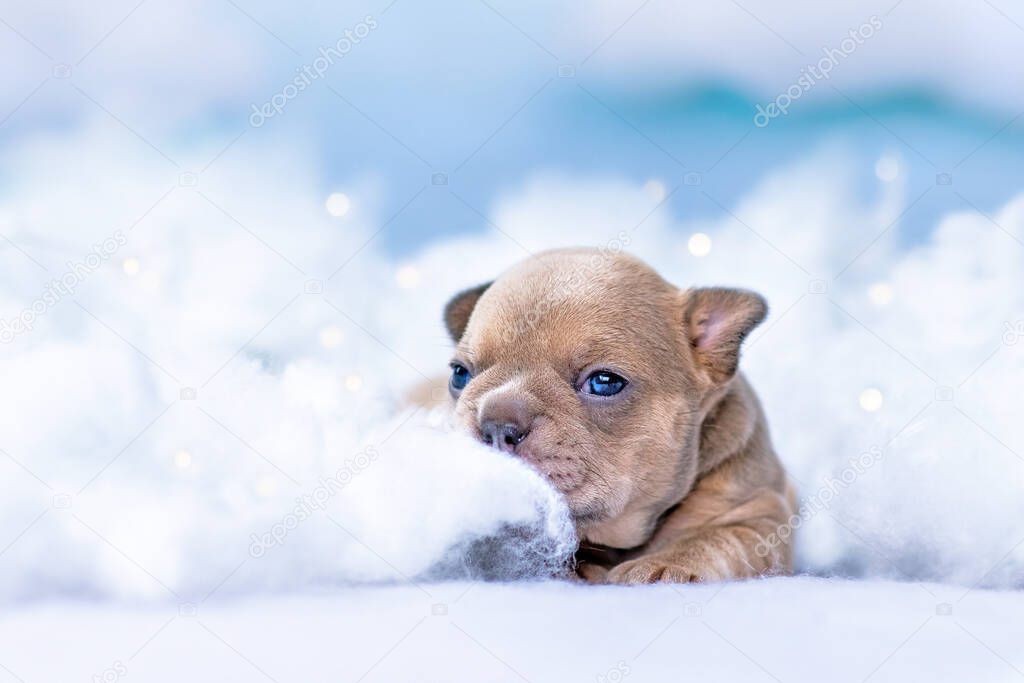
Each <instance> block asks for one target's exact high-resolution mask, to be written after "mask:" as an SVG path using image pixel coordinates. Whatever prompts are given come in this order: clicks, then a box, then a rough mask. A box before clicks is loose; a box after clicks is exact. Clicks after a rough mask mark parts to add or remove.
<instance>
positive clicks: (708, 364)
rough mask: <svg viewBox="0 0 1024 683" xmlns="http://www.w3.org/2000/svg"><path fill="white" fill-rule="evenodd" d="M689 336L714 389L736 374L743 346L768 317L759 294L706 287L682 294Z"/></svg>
mask: <svg viewBox="0 0 1024 683" xmlns="http://www.w3.org/2000/svg"><path fill="white" fill-rule="evenodd" d="M683 311H684V318H683V320H684V322H685V325H686V333H687V336H688V337H689V339H690V345H691V347H692V348H693V352H694V356H695V357H696V359H697V362H698V363H699V364H700V365H701V366H702V367H703V369H704V370H705V371H706V372H707V375H708V377H709V378H710V379H711V382H712V383H713V384H715V385H719V384H723V383H725V382H727V381H728V380H729V379H731V378H732V377H733V375H735V374H736V368H737V367H738V366H739V362H740V345H741V344H742V343H743V340H744V339H745V338H746V336H747V335H748V334H750V331H751V330H753V329H754V328H755V327H757V326H758V325H759V324H760V323H761V321H762V320H764V318H765V316H766V315H767V314H768V304H767V303H765V300H764V299H763V298H762V297H761V295H760V294H756V293H754V292H750V291H747V290H744V289H726V288H724V287H707V288H698V289H690V290H687V291H685V292H683Z"/></svg>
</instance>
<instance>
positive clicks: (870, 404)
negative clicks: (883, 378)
mask: <svg viewBox="0 0 1024 683" xmlns="http://www.w3.org/2000/svg"><path fill="white" fill-rule="evenodd" d="M859 402H860V407H861V408H863V409H864V410H865V411H866V412H869V413H875V412H878V410H879V409H880V408H881V407H882V392H881V391H879V390H878V389H875V388H874V387H869V388H867V389H865V390H864V391H862V392H860V399H859Z"/></svg>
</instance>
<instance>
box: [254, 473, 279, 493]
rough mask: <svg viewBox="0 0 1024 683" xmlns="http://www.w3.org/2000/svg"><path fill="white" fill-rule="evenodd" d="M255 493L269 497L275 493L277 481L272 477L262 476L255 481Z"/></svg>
mask: <svg viewBox="0 0 1024 683" xmlns="http://www.w3.org/2000/svg"><path fill="white" fill-rule="evenodd" d="M256 493H258V494H259V495H261V496H263V497H264V498H269V497H270V496H272V495H274V494H275V493H277V481H275V480H274V478H273V477H263V478H261V479H260V480H259V481H257V482H256Z"/></svg>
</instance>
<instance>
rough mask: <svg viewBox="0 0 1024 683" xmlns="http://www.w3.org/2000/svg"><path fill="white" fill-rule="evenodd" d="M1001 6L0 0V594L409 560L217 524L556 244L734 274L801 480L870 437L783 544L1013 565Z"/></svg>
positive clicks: (344, 452)
mask: <svg viewBox="0 0 1024 683" xmlns="http://www.w3.org/2000/svg"><path fill="white" fill-rule="evenodd" d="M1022 38H1024V8H1022V7H1021V6H1020V5H1019V4H1018V3H1013V2H1009V1H1008V0H956V1H953V0H949V1H936V2H923V1H922V0H885V1H884V2H853V1H846V0H842V1H837V2H830V3H827V4H823V5H819V6H807V5H805V4H804V3H796V2H768V1H764V0H739V1H734V0H728V1H724V2H718V3H681V2H667V1H665V0H637V1H635V2H629V3H622V2H606V1H603V0H587V1H583V0H572V1H569V2H547V3H540V2H504V1H499V0H461V1H457V2H448V1H444V2H439V3H432V4H430V5H425V4H422V3H414V2H411V1H409V0H390V1H389V0H381V1H380V2H343V3H341V2H334V3H328V2H300V3H271V2H264V1H262V0H223V1H220V0H207V1H204V2H199V1H197V0H182V1H181V2H176V3H161V2H155V1H153V0H142V1H141V2H138V0H127V1H125V2H120V1H108V0H104V1H103V2H93V3H87V4H74V3H65V2H56V1H49V0H43V1H40V2H33V3H14V2H5V3H3V5H2V6H0V63H2V64H3V65H4V66H3V68H2V69H0V81H2V83H0V86H2V87H0V341H2V342H3V344H2V346H0V377H3V378H4V389H3V392H2V396H0V455H2V456H3V457H2V458H0V471H2V474H0V481H2V483H0V486H2V487H3V489H4V495H3V496H2V497H0V510H2V514H0V531H2V533H0V548H3V550H2V551H0V576H2V577H3V579H4V581H3V583H2V585H3V588H2V589H0V590H2V591H4V592H5V595H6V596H7V597H9V598H13V599H26V598H32V597H38V596H49V595H53V594H71V595H102V596H110V595H113V596H123V595H128V596H138V595H146V596H152V595H160V594H162V592H163V589H164V588H167V587H168V586H170V587H172V588H173V589H174V590H175V591H177V592H178V593H181V594H182V595H185V594H188V595H192V594H198V595H202V594H205V593H206V591H208V590H209V589H210V587H211V586H217V587H218V589H222V590H224V591H225V592H230V591H241V592H244V591H246V590H249V589H251V588H253V587H260V588H267V587H271V588H278V587H282V586H289V587H295V586H304V585H307V584H308V583H310V582H313V583H316V582H324V581H330V580H332V579H336V578H337V577H338V576H339V573H340V574H344V573H345V572H353V573H355V574H357V575H359V576H384V577H387V576H391V573H390V572H391V571H392V569H394V568H395V567H398V570H401V571H402V572H405V573H408V574H414V573H416V572H417V571H420V570H422V569H423V567H422V563H423V560H422V556H421V557H418V558H411V557H410V558H407V557H405V556H404V555H403V550H402V545H401V543H394V546H395V547H394V548H393V553H388V552H383V553H381V554H383V555H384V556H385V557H387V562H385V564H386V565H388V566H384V565H382V564H381V563H380V561H379V559H374V558H373V557H371V556H370V555H366V549H365V548H363V549H356V550H353V548H356V545H354V544H353V543H352V541H351V539H349V538H348V537H345V536H343V535H339V534H338V532H337V529H335V528H333V527H332V526H331V525H329V524H326V523H325V526H324V528H320V527H317V530H316V531H314V529H313V527H311V526H308V525H307V526H306V527H304V530H303V533H304V534H305V535H304V536H303V539H304V540H303V541H302V542H301V543H300V542H295V543H293V544H292V545H291V546H290V548H291V550H290V551H289V552H288V553H278V554H277V555H276V556H275V557H276V559H275V558H270V559H262V560H260V561H259V562H256V561H254V558H253V557H252V556H251V553H247V548H248V547H249V544H250V535H251V534H252V533H259V532H260V531H261V530H264V529H266V528H267V527H268V525H270V524H272V523H273V522H274V520H277V519H279V518H280V516H281V514H282V511H285V510H288V509H290V507H291V506H292V505H293V500H294V498H295V496H296V495H297V494H298V493H299V492H301V491H302V490H306V489H307V488H308V487H309V486H310V485H311V482H315V481H316V478H317V477H318V476H320V475H321V474H323V473H324V472H327V471H334V470H335V469H336V468H337V467H339V466H340V465H341V464H342V463H344V462H347V458H349V457H350V456H351V455H352V454H353V453H355V452H356V451H357V450H358V448H359V444H360V443H362V442H363V441H364V440H365V438H366V436H367V435H368V434H372V433H373V430H374V428H375V427H376V426H379V425H380V424H381V423H382V422H385V421H386V420H387V419H388V418H389V417H390V416H391V415H393V413H394V411H395V410H396V406H397V405H398V400H399V397H400V396H401V395H402V393H403V392H404V391H406V390H407V389H408V388H409V387H410V386H411V385H412V384H414V383H416V382H418V381H420V380H422V379H423V378H424V377H427V376H433V375H434V374H437V373H443V372H444V370H445V364H446V361H447V360H448V356H447V354H448V352H449V348H450V347H449V342H448V340H447V338H446V336H445V334H444V331H443V329H442V327H441V325H440V321H439V317H440V316H439V312H440V308H441V306H442V305H443V303H444V301H445V300H446V299H447V297H448V296H450V294H451V293H452V292H454V291H456V290H457V289H459V288H461V287H465V286H468V285H471V284H475V283H478V282H482V281H485V280H488V279H491V278H493V277H494V276H495V275H496V274H497V273H499V272H500V271H501V270H502V269H503V268H505V267H507V266H508V265H510V264H512V263H513V262H515V261H517V260H519V259H522V258H525V257H528V256H529V255H531V254H533V253H535V252H536V251H538V250H540V249H543V248H547V247H551V246H559V245H566V244H590V245H594V246H599V247H604V248H612V249H619V248H623V249H625V250H627V251H631V252H634V253H636V254H638V255H639V256H641V257H643V258H645V259H648V260H649V261H651V262H652V263H653V264H654V265H655V266H656V267H658V268H659V269H660V270H661V271H662V272H663V273H664V274H665V276H666V277H667V278H669V279H670V280H672V281H673V282H676V283H677V284H679V285H680V286H689V285H694V284H727V285H741V286H747V287H751V288H753V289H757V290H759V291H762V292H764V293H765V294H766V295H767V296H768V298H769V300H770V302H771V304H772V307H773V313H772V316H771V318H770V319H769V320H768V322H767V323H766V324H765V325H764V326H763V327H762V328H761V330H759V332H758V333H757V334H756V335H755V336H754V337H753V338H752V339H751V342H750V344H748V350H747V357H746V359H745V360H744V363H745V364H746V367H747V370H748V372H749V373H750V375H751V376H752V377H753V379H754V384H755V386H757V387H758V388H759V391H760V393H761V395H762V398H763V400H764V402H765V404H766V407H767V410H768V413H769V416H770V420H771V423H772V426H773V430H774V434H775V441H776V444H777V446H778V449H779V451H780V454H781V455H782V457H783V459H784V460H785V461H786V464H787V466H788V467H789V468H790V470H791V471H792V472H793V473H794V476H795V477H796V478H797V479H798V481H799V482H800V484H801V490H802V492H805V495H812V494H814V493H815V492H819V491H821V490H822V487H826V486H829V484H828V481H829V478H830V477H832V478H835V477H837V476H838V475H839V474H840V473H841V472H843V471H844V468H846V467H847V463H848V462H849V461H850V460H851V459H854V458H857V457H858V456H860V455H862V454H864V453H873V452H875V451H873V450H872V449H877V450H878V452H882V453H884V454H885V455H884V458H880V459H877V460H875V461H873V464H872V466H871V467H869V468H867V471H865V472H863V473H858V474H857V477H856V484H855V485H854V484H847V485H844V486H842V487H841V488H842V494H841V495H837V496H836V501H835V502H833V503H831V504H830V505H827V506H826V509H825V510H824V511H821V510H819V511H816V512H815V513H814V514H812V515H809V516H808V517H809V519H808V521H807V528H806V529H804V530H803V531H801V533H802V534H803V538H804V539H805V540H804V541H802V543H801V545H800V554H801V568H802V569H803V570H805V571H809V572H814V573H821V574H840V575H854V576H862V575H883V576H890V577H895V578H900V579H907V578H931V579H943V580H950V581H955V582H961V583H963V584H965V585H972V584H975V583H984V584H995V585H1019V582H1020V576H1021V574H1020V570H1021V568H1022V567H1024V546H1022V545H1021V544H1020V543H1019V542H1018V541H1024V538H1022V536H1024V526H1022V523H1021V521H1020V520H1022V519H1024V514H1022V513H1024V507H1022V506H1024V496H1021V491H1022V489H1024V470H1022V467H1021V462H1022V460H1024V459H1022V458H1021V456H1020V453H1021V452H1022V451H1024V429H1022V427H1021V425H1020V422H1019V419H1018V411H1017V409H1016V407H1015V406H1016V404H1017V402H1018V400H1019V386H1020V381H1019V380H1020V377H1021V375H1020V371H1021V369H1022V366H1024V359H1022V357H1021V354H1020V352H1019V349H1020V346H1019V345H1017V341H1018V340H1019V339H1020V338H1024V299H1022V297H1024V295H1022V293H1021V288H1020V282H1021V276H1022V275H1024V267H1022V266H1024V262H1022V258H1021V257H1022V255H1024V244H1022V240H1024V203H1022V202H1024V200H1022V199H1021V191H1022V189H1024V175H1022V173H1024V172H1022V169H1024V163H1022V162H1024V122H1022V121H1021V117H1022V115H1024V90H1022V89H1021V88H1020V84H1021V83H1022V82H1024V58H1022V53H1021V49H1020V46H1021V41H1022ZM424 476H427V475H424ZM459 485H460V486H470V487H471V486H472V482H469V481H465V482H461V483H459ZM384 490H387V487H384ZM395 490H398V491H403V490H404V489H402V487H401V486H400V485H396V486H395ZM438 490H443V489H432V491H433V493H434V494H436V493H437V491H438ZM374 495H375V496H376V495H380V491H376V493H375V494H374ZM423 495H427V494H425V493H424V494H423ZM432 495H433V494H432ZM468 498H469V499H472V497H471V496H469V497H468ZM484 498H486V497H484ZM472 500H476V499H472ZM454 504H455V503H452V505H454ZM467 504H469V503H467ZM474 504H475V503H474ZM362 505H363V512H366V511H367V510H369V511H370V512H372V511H373V509H374V508H375V506H376V507H378V508H379V507H382V505H383V504H382V503H381V499H380V498H367V499H365V500H364V502H363V503H362ZM357 507H358V505H357ZM501 514H502V513H501V512H498V513H496V519H497V520H498V521H500V519H501ZM371 516H372V515H371ZM458 517H459V515H457V514H454V513H453V515H452V519H456V518H458ZM358 519H361V518H360V517H359V514H356V513H353V520H356V521H352V524H356V525H357V526H358V524H360V523H362V522H359V521H357V520H358ZM364 521H365V520H364ZM496 523H497V522H496ZM371 526H372V525H371ZM359 528H363V527H359ZM458 532H459V529H458V527H457V525H456V526H453V527H452V529H451V533H450V534H449V535H447V536H443V538H441V539H440V540H438V541H437V548H436V549H435V550H433V551H431V552H441V551H442V550H443V549H444V547H445V543H446V542H447V541H450V540H451V539H452V538H455V537H458ZM393 533H395V531H394V528H392V527H388V528H385V529H381V528H377V527H372V528H371V527H366V528H365V534H362V536H363V537H364V540H365V538H366V537H368V536H366V535H367V534H368V535H371V536H372V535H373V534H377V535H378V536H379V537H380V539H382V540H380V543H381V544H383V545H387V544H388V543H389V541H388V540H387V539H388V538H389V534H393ZM407 533H408V532H407ZM392 540H393V539H392ZM370 545H372V546H373V547H374V548H377V549H379V548H381V547H382V546H381V545H376V544H374V543H373V542H371V543H370ZM4 546H6V547H5V548H4ZM357 552H358V553H363V554H364V555H366V556H365V557H362V556H360V558H359V559H357V560H356V559H352V556H351V553H357ZM346 553H348V555H346ZM55 557H56V558H59V560H60V561H59V562H58V561H55ZM126 557H127V558H130V560H131V561H130V562H126V560H125V558H126ZM378 557H379V556H378ZM406 560H408V562H406ZM275 562H276V563H277V564H273V563H275ZM268 567H273V568H274V569H273V570H271V569H268ZM353 567H356V568H357V569H358V571H356V569H353ZM389 567H390V568H389ZM398 570H395V571H398ZM225 577H228V578H225ZM218 582H219V583H218ZM221 587H223V588H221Z"/></svg>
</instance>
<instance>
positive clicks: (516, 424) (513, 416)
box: [480, 397, 533, 453]
mask: <svg viewBox="0 0 1024 683" xmlns="http://www.w3.org/2000/svg"><path fill="white" fill-rule="evenodd" d="M532 422H533V416H532V415H531V414H530V412H529V409H528V408H527V405H526V403H525V402H524V401H522V400H519V399H516V398H504V397H502V398H497V399H495V400H492V401H489V402H488V403H487V404H486V405H485V408H484V410H483V413H482V414H481V416H480V439H481V440H482V441H483V442H484V443H485V444H487V445H488V446H493V447H495V448H497V449H499V450H502V451H505V452H506V453H514V452H515V450H516V447H517V446H519V444H521V443H522V442H523V441H524V440H525V439H526V437H527V436H528V435H529V433H530V425H531V424H532Z"/></svg>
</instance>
